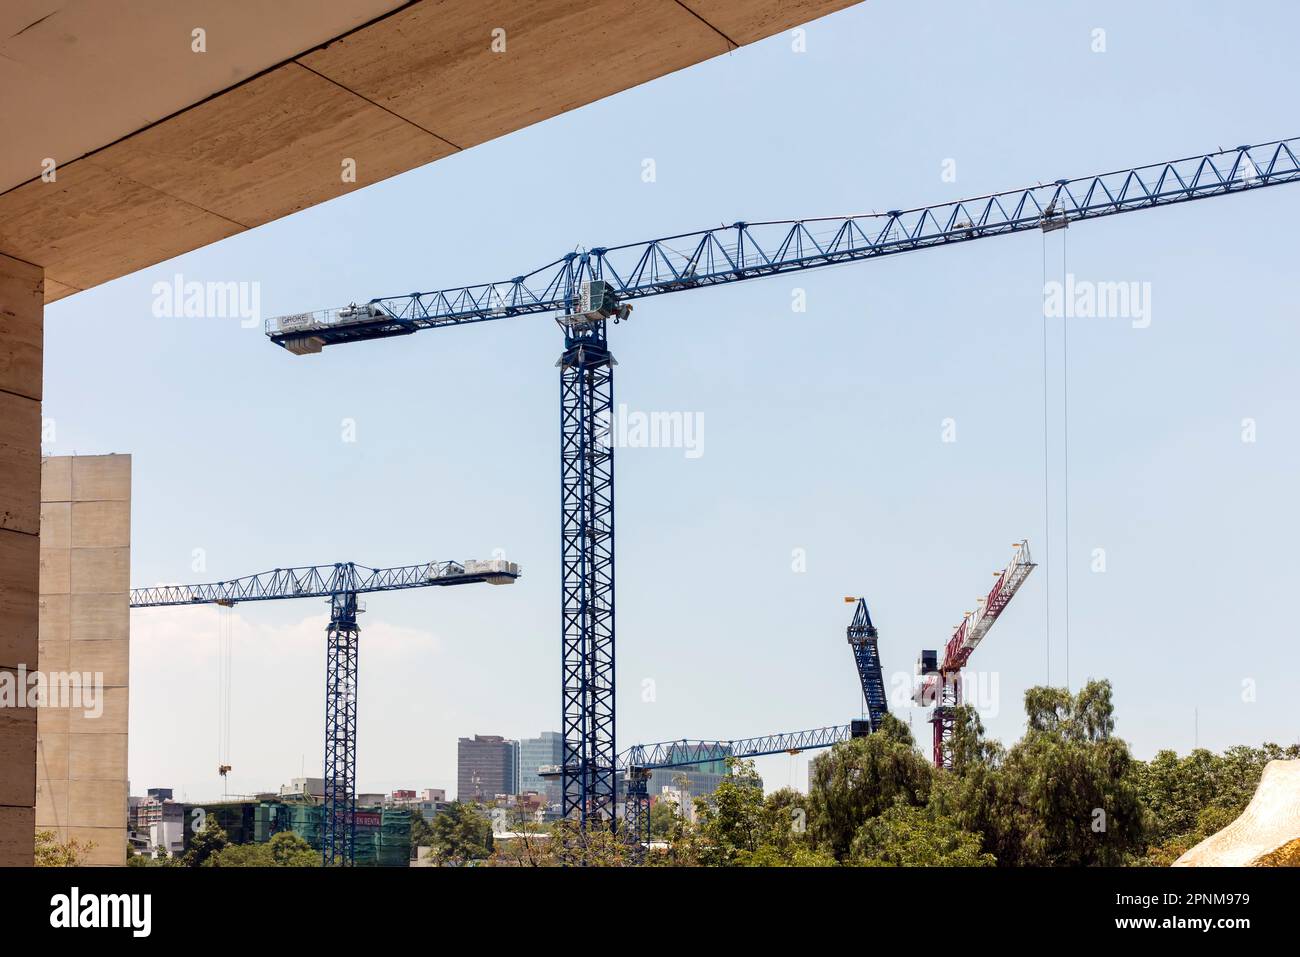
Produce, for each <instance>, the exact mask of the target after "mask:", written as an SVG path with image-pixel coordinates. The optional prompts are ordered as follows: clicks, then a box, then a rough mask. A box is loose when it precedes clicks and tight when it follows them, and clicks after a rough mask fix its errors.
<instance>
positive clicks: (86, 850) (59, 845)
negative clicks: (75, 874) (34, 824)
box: [33, 831, 95, 867]
mask: <svg viewBox="0 0 1300 957" xmlns="http://www.w3.org/2000/svg"><path fill="white" fill-rule="evenodd" d="M94 847H95V843H94V841H79V840H77V839H76V838H75V837H70V838H68V839H67V840H66V841H60V840H59V836H58V834H56V833H55V832H54V831H37V832H36V850H35V855H34V858H33V860H34V863H35V864H36V866H37V867H79V866H80V865H82V864H84V863H86V858H87V857H88V856H89V854H90V852H91V851H92V850H93V849H94Z"/></svg>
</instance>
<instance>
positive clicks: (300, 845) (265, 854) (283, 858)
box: [203, 831, 321, 867]
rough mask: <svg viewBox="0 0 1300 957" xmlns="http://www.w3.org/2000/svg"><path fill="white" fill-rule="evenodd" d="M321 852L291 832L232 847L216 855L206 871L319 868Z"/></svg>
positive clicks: (211, 857) (217, 852)
mask: <svg viewBox="0 0 1300 957" xmlns="http://www.w3.org/2000/svg"><path fill="white" fill-rule="evenodd" d="M320 865H321V856H320V851H316V850H313V849H312V846H311V845H310V844H308V843H307V842H306V841H304V840H303V839H302V838H301V837H299V836H298V835H297V834H295V833H293V832H292V831H281V832H280V833H279V834H276V835H274V836H273V837H272V838H271V839H270V840H269V841H266V842H265V843H262V844H230V845H228V846H226V847H224V848H222V849H221V850H219V851H215V852H213V853H212V854H210V855H209V856H208V859H207V860H206V861H204V862H203V866H204V867H320Z"/></svg>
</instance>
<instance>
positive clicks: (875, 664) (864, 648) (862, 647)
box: [844, 598, 889, 731]
mask: <svg viewBox="0 0 1300 957" xmlns="http://www.w3.org/2000/svg"><path fill="white" fill-rule="evenodd" d="M844 600H845V602H848V603H850V604H851V603H854V602H856V603H857V607H856V608H854V610H853V621H852V622H850V623H849V627H848V629H847V630H848V639H849V647H851V648H852V649H853V661H854V663H855V664H856V665H857V666H858V679H859V680H860V681H861V682H862V697H863V699H864V700H865V701H866V703H867V720H868V721H870V723H871V724H870V728H871V730H872V731H879V730H880V722H881V721H882V720H884V717H885V715H886V714H888V713H889V700H888V699H887V698H886V696H885V677H884V675H883V674H882V673H881V670H880V648H879V647H878V646H877V639H878V638H879V635H878V633H877V632H876V626H875V625H873V624H872V623H871V612H870V611H869V610H868V609H867V600H866V599H865V598H845V599H844Z"/></svg>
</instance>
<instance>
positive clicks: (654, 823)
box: [650, 800, 681, 841]
mask: <svg viewBox="0 0 1300 957" xmlns="http://www.w3.org/2000/svg"><path fill="white" fill-rule="evenodd" d="M679 817H681V815H680V814H678V812H677V805H676V804H674V803H673V802H672V801H664V800H659V801H655V802H654V804H652V805H651V806H650V839H651V840H652V841H662V840H665V839H666V838H667V837H668V836H669V835H670V834H671V833H672V832H673V827H674V825H675V824H676V822H677V819H678V818H679Z"/></svg>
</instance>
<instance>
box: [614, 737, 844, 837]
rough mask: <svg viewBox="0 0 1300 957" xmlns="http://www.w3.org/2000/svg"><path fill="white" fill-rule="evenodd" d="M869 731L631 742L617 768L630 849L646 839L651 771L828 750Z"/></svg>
mask: <svg viewBox="0 0 1300 957" xmlns="http://www.w3.org/2000/svg"><path fill="white" fill-rule="evenodd" d="M869 733H870V729H869V728H868V727H867V726H866V725H865V724H864V723H863V722H860V721H854V722H852V723H850V724H838V725H832V726H829V727H825V728H812V729H810V730H807V731H782V732H779V733H777V734H764V735H759V736H758V737H754V738H736V739H734V740H730V741H705V740H691V739H689V738H682V739H681V740H678V741H661V742H659V743H657V744H634V745H632V747H630V748H628V750H627V751H625V752H623V754H621V755H620V756H619V761H618V766H619V770H620V771H621V772H622V773H623V774H624V775H625V776H626V779H627V794H626V799H625V803H624V811H623V815H624V825H625V828H626V831H627V834H628V838H629V840H631V841H632V842H633V846H634V847H638V846H644V845H645V843H646V842H647V841H648V840H649V829H650V794H649V792H648V789H647V787H646V782H647V781H648V780H649V779H650V775H651V773H652V772H654V771H662V770H664V769H665V768H684V767H690V766H692V765H695V764H708V763H710V762H713V761H723V760H726V759H727V758H758V757H763V756H765V755H769V754H799V753H800V752H801V751H813V750H816V749H818V748H829V747H832V746H833V745H836V744H839V743H840V742H841V741H848V740H850V739H852V738H861V737H866V735H867V734H869Z"/></svg>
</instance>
